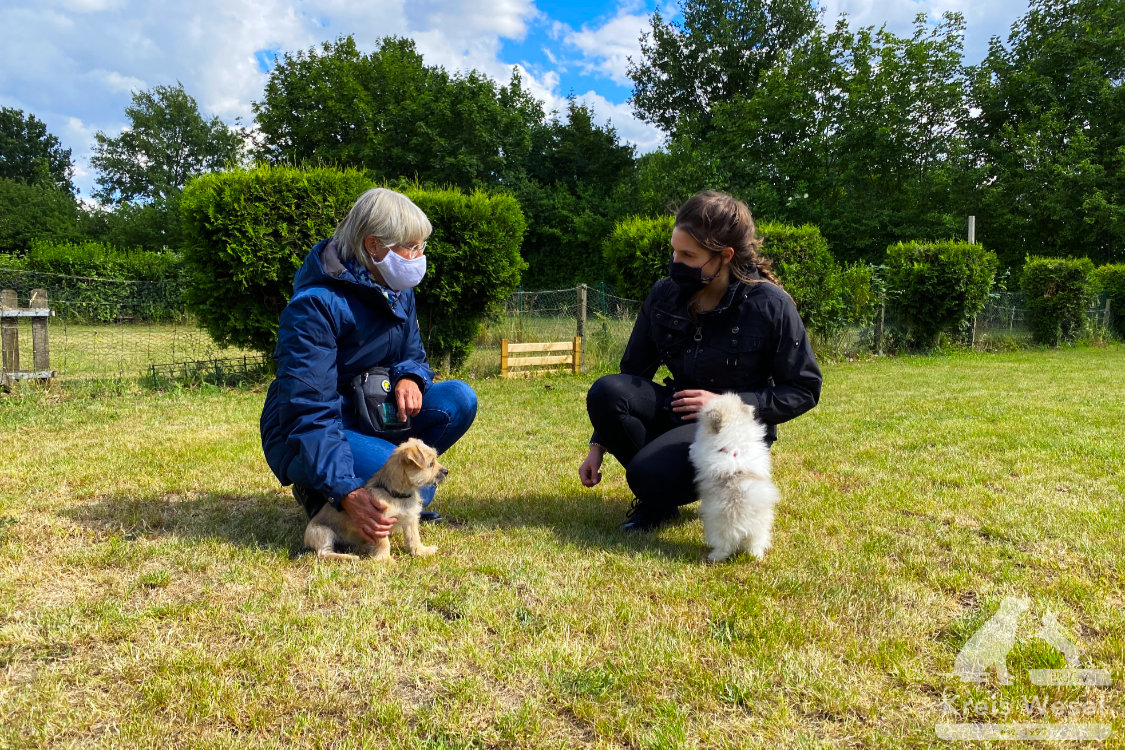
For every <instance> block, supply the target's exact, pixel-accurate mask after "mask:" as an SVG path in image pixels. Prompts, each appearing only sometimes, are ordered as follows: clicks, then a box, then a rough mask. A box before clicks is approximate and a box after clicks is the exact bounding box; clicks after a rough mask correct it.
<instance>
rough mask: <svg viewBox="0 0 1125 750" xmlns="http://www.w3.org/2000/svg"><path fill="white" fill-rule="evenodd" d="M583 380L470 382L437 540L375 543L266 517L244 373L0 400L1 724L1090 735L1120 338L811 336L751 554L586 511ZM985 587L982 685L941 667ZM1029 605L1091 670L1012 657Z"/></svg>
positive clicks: (825, 739)
mask: <svg viewBox="0 0 1125 750" xmlns="http://www.w3.org/2000/svg"><path fill="white" fill-rule="evenodd" d="M589 383H590V377H582V378H577V377H550V378H543V379H538V380H522V381H500V380H497V379H486V380H476V381H474V382H473V385H474V386H475V387H476V388H477V390H478V393H479V396H480V401H481V410H480V415H479V417H478V421H477V424H476V425H475V426H474V427H473V429H472V430H471V431H470V433H469V434H468V435H467V436H466V437H465V439H464V440H463V441H462V442H461V443H460V444H459V445H457V446H456V447H455V448H454V449H453V450H452V451H450V452H449V453H448V454H447V456H446V459H447V460H446V461H445V463H446V464H447V465H448V466H449V467H450V468H451V474H450V477H449V480H448V481H447V482H446V483H445V484H444V485H443V487H442V489H441V492H440V493H439V499H438V503H439V505H438V506H435V507H438V508H439V509H440V510H441V511H442V512H443V513H445V514H446V515H447V516H448V517H449V518H450V523H448V524H446V525H444V526H440V527H426V528H425V529H424V532H423V538H424V540H425V541H427V542H428V543H435V544H437V545H438V546H439V548H440V551H439V553H438V555H437V556H436V557H432V558H426V559H409V558H405V557H402V556H401V547H400V545H399V543H398V542H396V543H395V545H394V547H393V549H394V552H395V554H396V555H399V556H398V557H397V558H396V560H395V561H394V562H393V563H391V564H380V563H375V562H373V561H369V560H368V561H362V562H360V563H343V564H339V563H337V564H325V563H320V562H318V561H317V560H315V559H314V558H313V557H311V556H310V555H309V554H306V553H303V552H302V551H301V549H300V536H301V532H302V529H303V514H302V513H301V512H300V511H299V509H298V508H297V506H296V505H295V503H294V502H293V500H292V498H291V497H290V495H289V491H288V490H287V489H282V488H280V487H278V486H277V484H276V481H275V480H274V478H273V477H272V476H271V475H270V474H269V471H268V469H267V468H266V466H265V463H264V461H263V460H262V457H261V455H260V449H259V444H258V435H257V420H258V413H259V410H260V408H261V403H262V399H263V396H264V388H259V389H258V390H255V391H219V390H214V389H209V388H207V389H204V390H203V391H194V392H185V391H173V392H169V393H164V394H152V393H142V394H126V395H100V396H97V397H94V396H89V395H87V396H73V395H68V394H66V393H65V392H64V393H62V394H59V393H54V394H50V393H49V394H32V395H19V396H10V397H6V398H2V399H0V438H2V439H0V747H5V748H9V747H10V748H17V747H18V748H29V747H32V748H33V747H129V748H142V747H144V748H147V747H223V748H226V747H291V746H299V747H305V746H307V747H334V748H347V747H379V748H384V747H387V748H414V747H425V748H461V747H558V748H570V747H576V746H581V747H586V746H589V747H606V748H611V747H637V748H646V747H699V748H713V747H732V748H734V747H769V748H773V747H822V746H823V747H840V746H844V747H886V748H897V747H904V746H909V747H945V746H948V745H949V744H950V743H947V742H944V741H942V740H939V739H938V738H937V736H936V734H935V725H936V724H938V723H942V722H1001V723H1006V722H1043V721H1049V722H1056V723H1057V722H1076V721H1081V722H1088V723H1089V722H1098V723H1109V724H1111V725H1112V727H1111V735H1110V738H1109V740H1108V741H1106V742H1105V743H1102V744H1101V745H1100V746H1108V747H1123V746H1125V726H1123V722H1122V713H1121V710H1122V690H1121V686H1122V684H1123V681H1125V617H1123V614H1122V612H1123V609H1125V594H1123V591H1125V585H1123V584H1125V581H1123V573H1122V571H1123V570H1125V542H1123V538H1122V528H1123V526H1125V508H1123V505H1122V499H1121V498H1122V496H1123V495H1125V473H1123V472H1122V470H1121V467H1122V466H1123V465H1125V347H1122V346H1118V345H1115V346H1109V347H1107V348H1083V349H1073V350H1062V351H1042V350H1040V351H1021V352H1013V353H1006V354H959V355H948V356H942V357H918V358H897V359H879V360H870V361H864V362H858V363H844V364H837V365H830V366H826V367H825V389H824V396H823V399H822V402H821V405H820V406H819V407H818V408H817V409H816V410H814V411H813V412H811V413H810V414H808V415H806V416H804V417H802V418H800V419H798V420H796V421H795V422H793V423H792V424H789V425H785V426H783V427H782V428H781V441H780V442H779V443H778V444H777V445H776V446H775V451H774V455H775V477H776V479H777V482H778V485H779V486H780V488H781V492H782V502H781V505H780V506H779V513H778V518H777V522H776V525H775V528H774V549H773V550H772V551H771V552H770V553H769V554H768V555H767V557H766V559H765V561H763V562H761V563H758V562H755V561H754V560H752V559H750V558H747V557H745V556H741V557H738V558H736V559H734V560H733V561H732V562H729V563H726V564H722V565H715V566H705V565H703V564H701V560H702V558H703V555H704V547H703V544H702V531H701V527H700V524H699V521H698V520H697V519H696V517H695V514H694V510H689V512H688V513H687V519H686V521H684V522H683V523H681V524H679V525H677V526H673V527H670V528H667V529H665V530H662V531H660V532H658V533H654V534H651V535H648V536H640V537H627V536H624V535H622V534H621V533H619V532H618V531H617V529H616V527H617V524H618V523H619V522H620V521H621V520H622V516H623V514H624V512H625V509H626V507H627V505H628V501H629V499H630V495H629V492H628V488H627V487H626V485H625V482H624V477H623V473H624V472H623V471H622V470H621V468H620V467H619V466H618V465H616V464H615V463H613V462H612V460H611V461H610V462H609V463H608V464H607V467H606V470H605V481H603V483H602V484H601V485H600V486H599V487H598V488H596V489H595V490H585V489H583V488H582V487H581V486H580V485H579V484H578V481H577V467H578V464H579V462H580V460H581V458H582V457H583V455H584V454H585V443H586V439H587V437H588V429H587V426H586V419H585V410H584V394H585V391H586V389H587V388H588V386H589ZM1007 596H1023V597H1027V598H1028V599H1029V600H1030V608H1029V609H1028V611H1027V612H1026V613H1025V614H1024V615H1023V616H1022V618H1021V619H1020V629H1019V638H1018V639H1017V641H1016V643H1015V647H1014V648H1013V649H1012V651H1011V653H1010V654H1009V656H1008V659H1007V665H1008V669H1009V671H1010V672H1011V674H1012V677H1013V681H1012V683H1011V684H1009V685H1006V686H1005V685H998V684H996V683H995V681H994V680H993V681H990V682H986V683H984V684H980V685H968V684H964V683H962V682H961V681H960V680H959V679H958V678H957V677H954V676H952V675H950V674H949V673H950V672H951V671H952V669H953V666H954V658H955V656H956V655H957V653H958V651H959V650H960V648H961V647H962V646H963V645H964V644H965V642H966V640H967V639H968V638H969V637H970V636H972V634H973V633H974V632H975V631H976V630H977V629H978V628H979V627H980V626H981V625H983V624H984V623H985V622H986V621H988V620H989V618H990V617H992V616H993V615H994V614H995V613H996V611H997V608H998V606H999V604H1000V601H1001V600H1002V599H1003V598H1005V597H1007ZM1048 611H1050V612H1053V613H1055V615H1056V616H1057V618H1058V622H1059V623H1060V625H1061V626H1062V629H1063V631H1064V632H1065V633H1066V634H1067V635H1068V636H1069V637H1070V638H1071V639H1072V640H1074V641H1075V642H1076V643H1077V644H1078V645H1079V646H1080V647H1081V648H1082V649H1083V650H1084V655H1083V660H1084V661H1083V664H1082V666H1085V667H1098V668H1104V669H1107V670H1109V671H1110V672H1111V675H1112V680H1113V684H1112V686H1111V687H1108V688H1105V687H1038V686H1036V685H1033V684H1032V683H1031V682H1030V679H1029V674H1028V670H1029V669H1032V668H1059V667H1063V666H1064V660H1063V656H1062V654H1060V653H1059V652H1058V651H1056V650H1054V649H1053V648H1051V647H1050V646H1049V645H1047V643H1046V642H1045V641H1043V640H1040V639H1037V638H1035V637H1034V635H1035V633H1036V631H1038V630H1039V628H1040V620H1041V618H1042V617H1043V616H1044V615H1046V614H1047V612H1048ZM943 699H944V701H945V703H944V705H943ZM1025 702H1031V704H1032V710H1031V711H1030V712H1029V711H1027V710H1025V707H1024V703H1025ZM1044 705H1046V707H1047V711H1046V713H1045V714H1044V715H1040V714H1039V713H1037V711H1036V709H1035V706H1044ZM950 707H952V709H953V711H956V712H957V713H951V711H950V710H949V709H950ZM1091 707H1092V708H1091ZM993 710H997V711H999V712H1001V713H999V714H997V715H992V713H991V711H993ZM1005 711H1009V712H1010V713H1003V712H1005ZM1083 712H1085V713H1083ZM958 714H959V715H958ZM1043 744H1044V743H1032V742H1028V743H1020V742H1011V743H1004V744H1003V746H1004V747H1019V746H1021V745H1022V746H1028V747H1034V746H1042V745H1043ZM1052 744H1054V743H1052Z"/></svg>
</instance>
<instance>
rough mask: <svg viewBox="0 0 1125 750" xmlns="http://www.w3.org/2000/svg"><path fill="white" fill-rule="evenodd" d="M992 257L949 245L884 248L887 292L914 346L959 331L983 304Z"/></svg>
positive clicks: (992, 267) (993, 264) (972, 247)
mask: <svg viewBox="0 0 1125 750" xmlns="http://www.w3.org/2000/svg"><path fill="white" fill-rule="evenodd" d="M997 265H998V262H997V259H996V253H994V252H992V251H991V250H985V249H984V247H982V246H981V245H970V244H969V243H967V242H954V241H951V240H945V241H939V242H900V243H898V244H896V245H891V246H890V247H888V248H887V293H888V296H889V297H890V298H891V300H892V302H893V304H894V306H895V308H896V309H897V310H898V311H899V312H900V313H901V314H902V315H903V317H904V318H905V319H906V321H907V324H908V325H909V326H910V335H911V339H912V340H913V343H914V345H915V346H921V347H933V346H936V345H937V342H938V337H939V336H940V335H941V332H942V331H953V332H961V331H963V330H964V329H965V328H967V327H968V326H969V325H971V323H972V319H973V316H975V315H976V314H977V313H978V312H980V310H981V309H982V308H983V307H984V304H985V302H987V301H988V292H989V290H990V289H991V288H992V282H993V280H994V279H995V276H996V268H997Z"/></svg>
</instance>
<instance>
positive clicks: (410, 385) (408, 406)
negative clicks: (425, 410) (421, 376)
mask: <svg viewBox="0 0 1125 750" xmlns="http://www.w3.org/2000/svg"><path fill="white" fill-rule="evenodd" d="M395 406H397V407H398V418H399V419H400V420H402V421H406V418H407V417H413V416H416V415H417V414H418V412H420V411H422V389H421V388H419V387H418V382H417V381H416V380H414V378H402V379H401V380H399V381H398V382H397V383H395Z"/></svg>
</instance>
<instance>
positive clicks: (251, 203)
mask: <svg viewBox="0 0 1125 750" xmlns="http://www.w3.org/2000/svg"><path fill="white" fill-rule="evenodd" d="M371 186H372V182H371V180H369V179H368V178H367V177H366V176H364V174H363V173H362V172H357V171H354V170H346V171H339V170H335V169H314V170H307V171H306V170H301V169H296V168H293V167H261V168H257V169H252V170H239V171H233V172H223V173H210V174H205V175H202V176H200V177H197V178H196V179H194V180H192V181H191V182H189V183H188V186H187V187H186V188H185V189H184V192H183V195H182V196H181V198H180V216H181V221H182V225H183V232H184V263H185V265H186V267H187V273H188V282H187V294H186V296H187V304H188V310H189V311H190V312H192V313H193V314H194V315H195V316H196V318H198V319H199V322H200V324H201V325H202V326H203V327H204V328H205V329H207V331H208V332H209V333H210V334H211V337H212V338H213V339H215V341H217V342H219V343H220V344H223V345H234V346H241V347H245V348H248V349H254V350H256V351H259V352H262V353H263V354H272V353H273V349H274V345H275V343H276V341H277V324H278V320H279V318H280V317H281V311H282V310H284V309H285V305H287V304H288V303H289V297H290V296H291V295H292V293H293V277H294V276H295V275H296V274H297V269H298V268H300V267H301V263H302V261H304V259H305V255H306V254H308V252H309V250H310V249H311V248H312V246H313V245H315V244H316V243H317V242H319V241H320V240H322V239H324V238H325V237H328V236H329V235H331V234H332V232H333V231H334V230H335V228H336V225H337V224H338V223H339V222H340V220H342V219H343V218H344V216H345V215H346V214H347V213H348V209H350V208H351V207H352V203H353V202H354V201H355V199H356V197H357V196H359V194H360V193H362V192H363V191H364V190H366V189H367V188H369V187H371Z"/></svg>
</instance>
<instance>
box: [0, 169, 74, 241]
mask: <svg viewBox="0 0 1125 750" xmlns="http://www.w3.org/2000/svg"><path fill="white" fill-rule="evenodd" d="M77 213H78V206H77V204H76V203H75V200H74V196H73V195H71V194H70V193H68V192H67V191H66V190H65V189H63V188H61V187H56V186H55V185H28V184H26V183H24V182H22V181H20V180H10V179H0V253H15V254H17V255H22V254H24V253H26V252H27V251H28V249H29V248H30V247H31V243H32V241H33V240H37V239H45V240H58V241H60V242H66V241H69V240H73V239H75V238H76V236H77V233H78V230H77V226H76V223H75V222H76V215H77Z"/></svg>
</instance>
